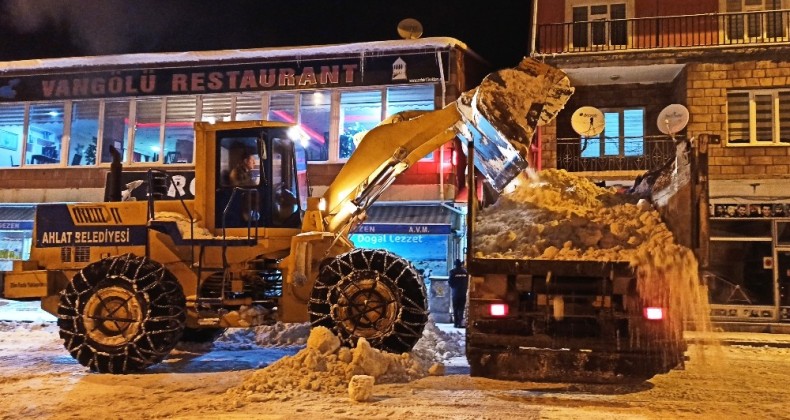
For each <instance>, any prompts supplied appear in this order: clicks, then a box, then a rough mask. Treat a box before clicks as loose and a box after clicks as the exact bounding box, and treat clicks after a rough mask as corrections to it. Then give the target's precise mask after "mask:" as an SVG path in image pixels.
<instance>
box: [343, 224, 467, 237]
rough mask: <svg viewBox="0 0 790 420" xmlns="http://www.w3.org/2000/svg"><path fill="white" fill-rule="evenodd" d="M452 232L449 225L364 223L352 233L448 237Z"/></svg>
mask: <svg viewBox="0 0 790 420" xmlns="http://www.w3.org/2000/svg"><path fill="white" fill-rule="evenodd" d="M452 232H453V229H452V227H451V226H450V225H434V224H385V223H364V224H362V225H360V226H358V227H357V230H356V231H354V233H357V234H359V233H379V234H381V233H399V234H422V235H449V234H450V233H452Z"/></svg>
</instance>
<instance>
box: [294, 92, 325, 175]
mask: <svg viewBox="0 0 790 420" xmlns="http://www.w3.org/2000/svg"><path fill="white" fill-rule="evenodd" d="M299 103H300V106H299V124H300V125H301V126H302V129H304V131H305V132H306V133H307V135H308V136H309V137H310V139H309V141H308V144H307V147H306V148H305V152H306V153H307V160H309V161H321V162H325V161H327V160H329V121H330V113H329V109H330V105H331V103H332V95H331V94H330V93H329V92H328V91H320V90H317V91H314V92H304V93H302V94H300V97H299Z"/></svg>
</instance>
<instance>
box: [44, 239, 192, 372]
mask: <svg viewBox="0 0 790 420" xmlns="http://www.w3.org/2000/svg"><path fill="white" fill-rule="evenodd" d="M108 282H111V283H112V284H117V285H120V286H121V287H124V288H127V289H128V290H130V291H133V292H134V293H135V295H136V296H137V297H138V298H141V299H142V300H143V302H142V303H141V306H143V319H142V320H141V322H140V332H139V333H138V334H137V335H136V337H134V338H132V339H131V340H129V341H128V342H126V343H125V344H122V345H120V346H117V347H108V346H104V345H101V344H100V343H96V342H95V341H94V340H92V339H91V338H90V337H88V335H87V331H85V321H84V319H83V317H84V314H82V313H81V311H82V310H84V305H85V303H86V301H87V300H88V299H89V298H90V297H91V296H92V295H93V294H94V293H96V292H98V291H99V290H101V287H102V286H104V285H107V284H108ZM185 307H186V304H185V298H184V292H183V290H182V289H181V285H180V284H179V283H178V281H177V280H176V279H175V277H173V275H172V274H170V272H168V271H167V270H165V269H164V267H162V266H161V265H160V264H158V263H156V262H155V261H153V260H149V259H147V258H145V257H137V256H135V255H134V254H124V255H120V256H117V257H109V258H105V259H103V260H101V261H97V262H95V263H92V264H90V265H88V266H86V267H85V268H83V269H82V270H80V271H79V272H78V273H77V274H76V275H75V276H74V278H73V279H72V281H71V282H70V283H69V285H68V286H67V287H66V288H65V289H64V290H63V291H61V295H60V303H59V306H58V326H59V327H60V337H61V338H62V339H63V340H64V346H65V347H66V349H67V350H68V351H69V353H71V355H72V357H74V358H75V359H76V360H78V361H79V362H80V363H81V364H82V365H84V366H86V367H89V368H90V369H91V370H94V371H98V372H105V373H127V372H133V371H140V370H143V369H145V368H146V367H148V366H150V365H153V364H155V363H159V362H161V361H162V360H163V359H164V358H165V357H166V356H167V355H168V354H169V353H170V351H171V350H172V349H173V348H174V347H175V345H176V344H177V343H178V340H179V339H180V337H181V334H182V332H183V328H184V324H185V320H186V311H185Z"/></svg>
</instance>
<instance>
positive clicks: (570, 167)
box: [556, 136, 679, 172]
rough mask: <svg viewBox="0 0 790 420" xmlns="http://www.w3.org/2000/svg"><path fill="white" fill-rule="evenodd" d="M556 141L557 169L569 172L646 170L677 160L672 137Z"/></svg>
mask: <svg viewBox="0 0 790 420" xmlns="http://www.w3.org/2000/svg"><path fill="white" fill-rule="evenodd" d="M678 138H679V137H677V136H676V139H678ZM556 142H557V169H565V170H566V171H568V172H609V171H647V170H651V169H655V168H657V167H659V166H661V165H662V164H663V163H664V162H666V161H667V159H670V158H674V157H675V150H676V149H675V141H674V140H672V138H670V137H669V136H644V137H619V138H617V137H615V138H610V137H605V138H603V140H601V139H599V138H592V139H584V138H578V137H576V138H558V139H557V140H556Z"/></svg>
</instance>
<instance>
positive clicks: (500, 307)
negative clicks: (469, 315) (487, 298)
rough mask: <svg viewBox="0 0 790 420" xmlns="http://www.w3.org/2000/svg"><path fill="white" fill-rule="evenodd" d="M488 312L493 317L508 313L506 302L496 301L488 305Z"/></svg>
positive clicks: (503, 315)
mask: <svg viewBox="0 0 790 420" xmlns="http://www.w3.org/2000/svg"><path fill="white" fill-rule="evenodd" d="M488 314H489V315H491V316H492V317H494V318H501V317H505V316H507V314H508V306H507V303H504V302H497V303H491V304H489V305H488Z"/></svg>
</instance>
